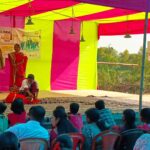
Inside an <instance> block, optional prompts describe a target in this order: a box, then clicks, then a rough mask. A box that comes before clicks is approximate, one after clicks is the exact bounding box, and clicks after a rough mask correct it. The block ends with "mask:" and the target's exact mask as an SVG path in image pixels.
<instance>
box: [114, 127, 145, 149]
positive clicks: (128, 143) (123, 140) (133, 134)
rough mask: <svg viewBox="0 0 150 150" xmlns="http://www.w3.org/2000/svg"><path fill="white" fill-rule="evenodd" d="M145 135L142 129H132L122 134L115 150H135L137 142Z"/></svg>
mask: <svg viewBox="0 0 150 150" xmlns="http://www.w3.org/2000/svg"><path fill="white" fill-rule="evenodd" d="M143 133H144V131H142V130H140V129H131V130H127V131H124V132H122V133H121V136H120V138H118V140H117V141H116V143H115V150H133V147H134V145H135V142H136V140H137V139H138V138H139V137H140V136H141V135H142V134H143Z"/></svg>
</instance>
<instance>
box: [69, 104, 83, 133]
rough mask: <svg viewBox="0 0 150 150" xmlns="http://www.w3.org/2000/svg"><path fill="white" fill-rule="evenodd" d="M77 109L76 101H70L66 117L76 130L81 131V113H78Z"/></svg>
mask: <svg viewBox="0 0 150 150" xmlns="http://www.w3.org/2000/svg"><path fill="white" fill-rule="evenodd" d="M78 111H79V104H78V103H71V104H70V113H69V114H68V119H69V120H70V122H71V123H72V124H73V125H74V127H75V128H77V129H78V131H80V132H81V129H82V127H83V121H82V115H81V114H79V113H78Z"/></svg>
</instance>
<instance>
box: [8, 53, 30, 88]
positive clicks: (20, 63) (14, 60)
mask: <svg viewBox="0 0 150 150" xmlns="http://www.w3.org/2000/svg"><path fill="white" fill-rule="evenodd" d="M8 56H9V61H10V87H13V86H17V87H20V86H21V84H22V81H23V79H24V78H25V72H26V64H27V59H28V58H27V56H24V54H23V53H21V52H18V53H16V52H13V53H10V54H9V55H8ZM13 64H16V65H15V66H14V65H13Z"/></svg>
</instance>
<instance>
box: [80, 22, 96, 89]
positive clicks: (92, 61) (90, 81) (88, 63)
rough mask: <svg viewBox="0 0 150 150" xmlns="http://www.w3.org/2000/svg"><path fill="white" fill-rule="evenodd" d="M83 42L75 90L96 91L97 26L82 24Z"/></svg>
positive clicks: (88, 23)
mask: <svg viewBox="0 0 150 150" xmlns="http://www.w3.org/2000/svg"><path fill="white" fill-rule="evenodd" d="M83 33H84V37H85V42H80V55H79V66H78V83H77V89H78V90H84V89H96V87H97V42H98V39H97V38H98V36H97V24H96V23H92V22H84V24H83Z"/></svg>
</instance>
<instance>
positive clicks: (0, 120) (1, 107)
mask: <svg viewBox="0 0 150 150" xmlns="http://www.w3.org/2000/svg"><path fill="white" fill-rule="evenodd" d="M6 108H7V106H6V105H5V104H4V103H2V102H0V133H2V132H4V131H5V130H6V129H7V128H8V119H7V117H5V115H4V112H5V110H6Z"/></svg>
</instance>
